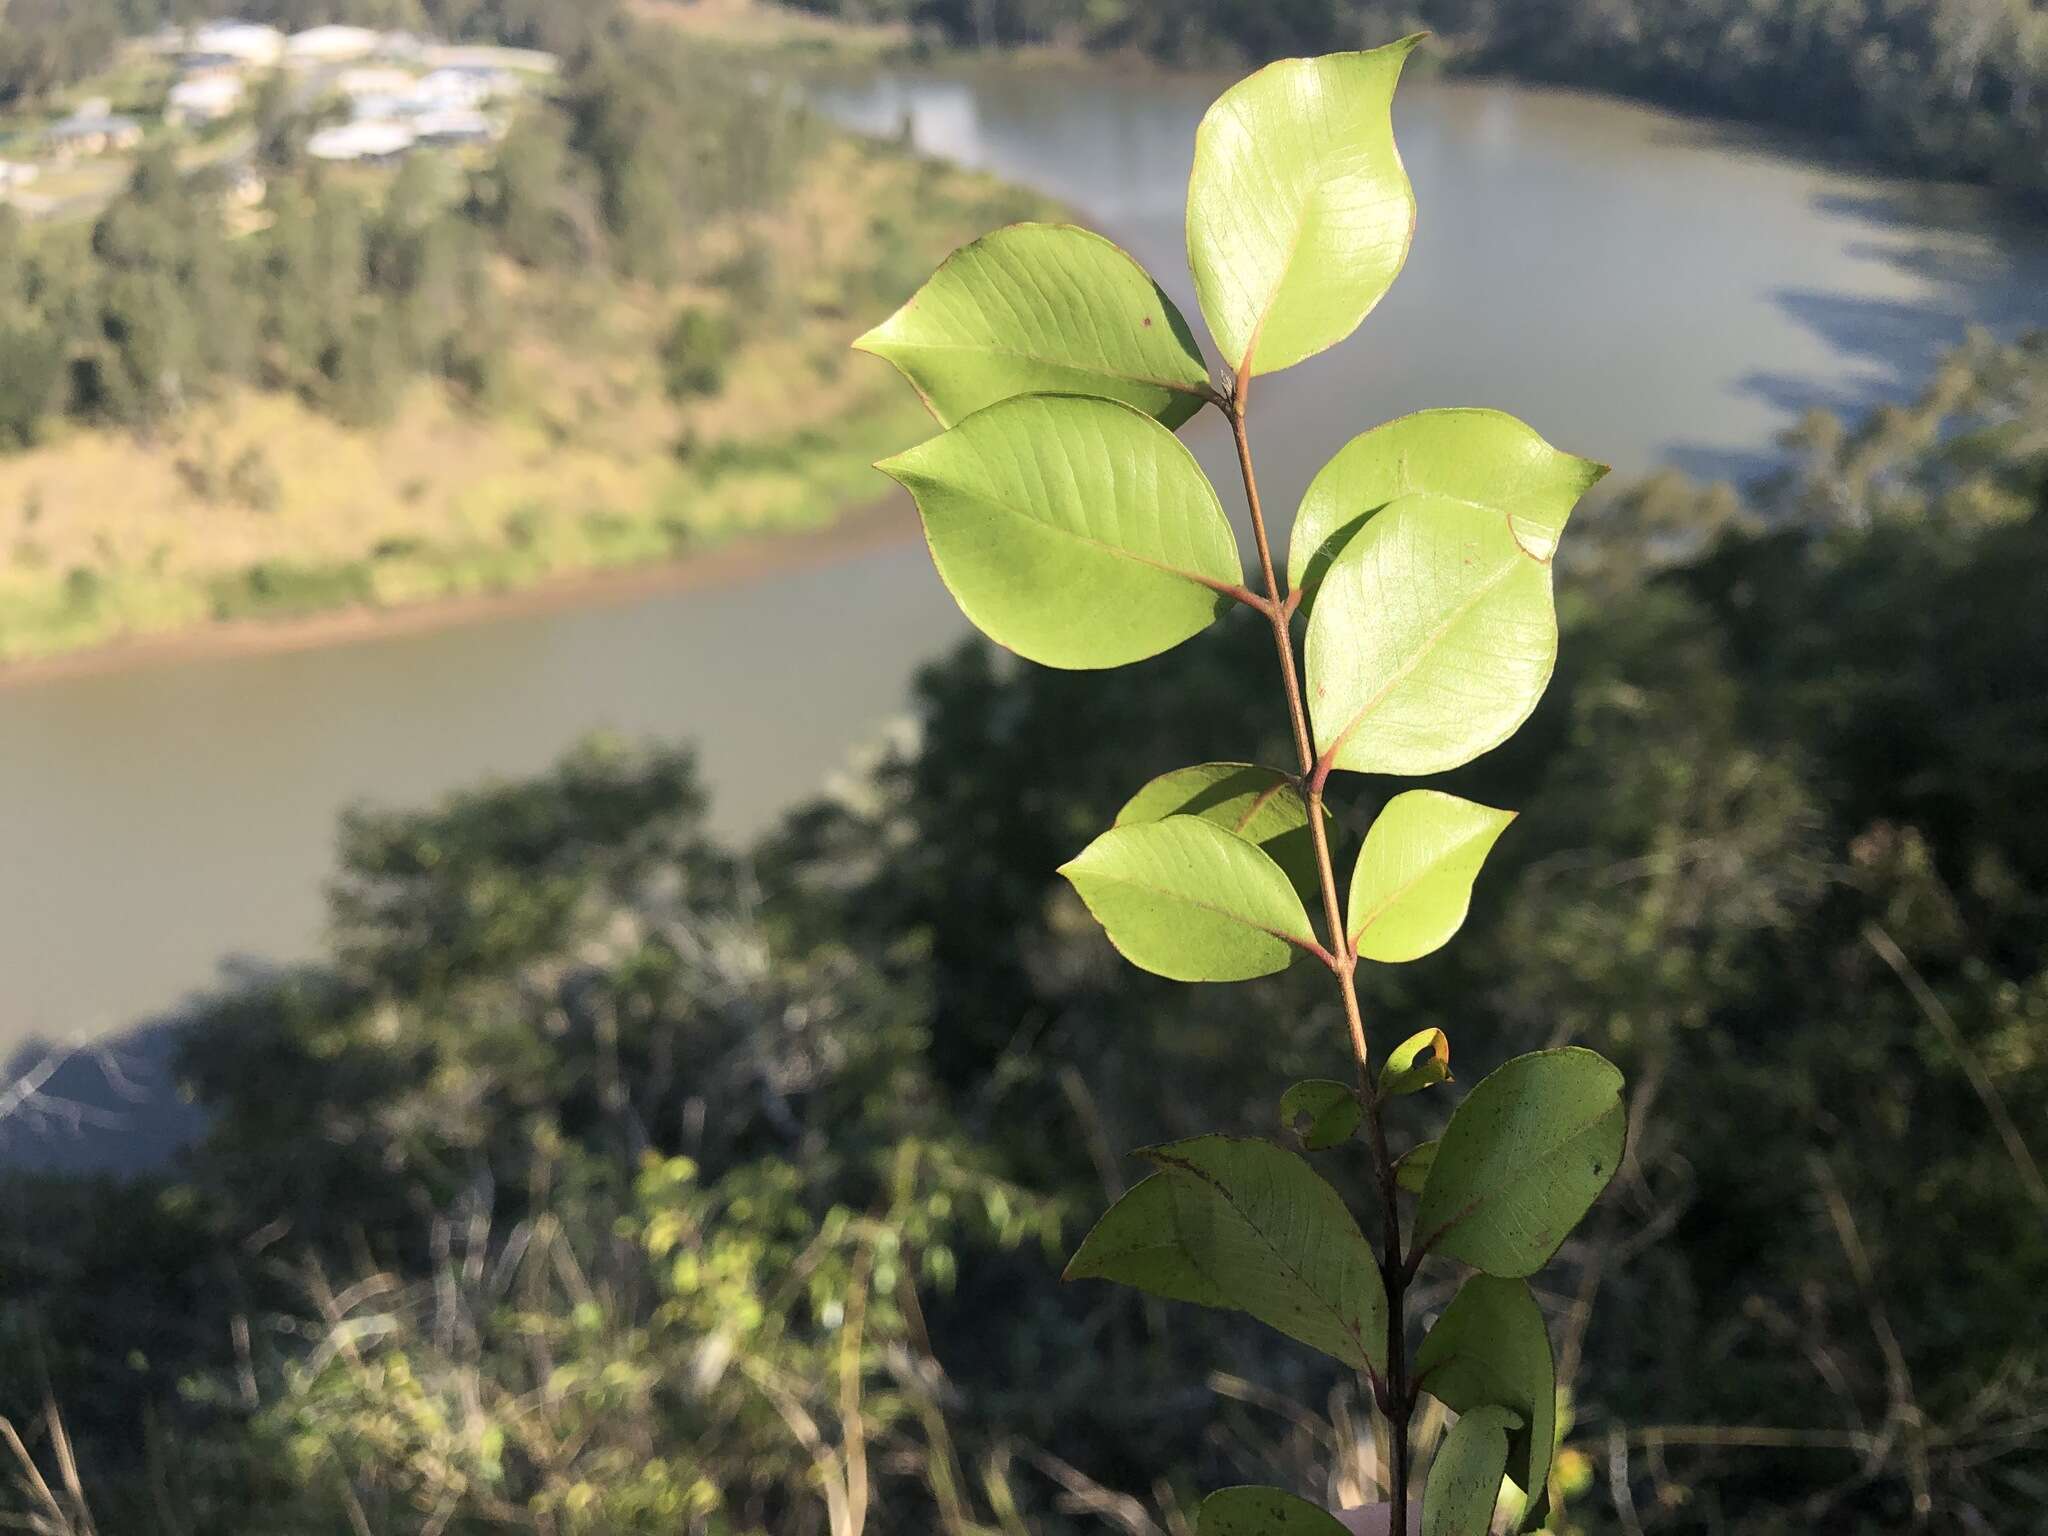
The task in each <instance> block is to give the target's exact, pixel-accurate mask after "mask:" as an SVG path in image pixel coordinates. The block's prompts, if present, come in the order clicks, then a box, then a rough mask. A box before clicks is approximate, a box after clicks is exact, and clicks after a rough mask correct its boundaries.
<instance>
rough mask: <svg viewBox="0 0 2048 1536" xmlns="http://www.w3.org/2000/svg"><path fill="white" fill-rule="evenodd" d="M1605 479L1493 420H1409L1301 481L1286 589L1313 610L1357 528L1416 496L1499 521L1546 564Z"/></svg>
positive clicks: (1462, 413)
mask: <svg viewBox="0 0 2048 1536" xmlns="http://www.w3.org/2000/svg"><path fill="white" fill-rule="evenodd" d="M1606 473H1607V466H1606V465H1604V464H1596V463H1594V462H1593V461H1592V460H1591V459H1582V458H1578V457H1577V456H1575V455H1573V454H1569V453H1562V452H1560V451H1559V450H1557V449H1555V448H1553V447H1551V446H1550V444H1548V443H1546V442H1545V441H1544V440H1543V439H1542V438H1541V437H1539V436H1537V434H1536V433H1535V431H1534V430H1533V429H1531V428H1529V427H1527V426H1524V425H1523V424H1522V423H1521V422H1519V421H1517V420H1515V418H1514V417H1512V416H1510V415H1508V414H1506V413H1505V412H1503V411H1485V410H1438V411H1417V412H1416V413H1415V414H1414V415H1412V416H1403V417H1400V418H1399V419H1398V420H1395V421H1390V422H1387V423H1386V424H1385V425H1384V426H1378V427H1374V428H1373V429H1372V430H1371V431H1370V432H1366V433H1363V434H1361V435H1360V436H1358V437H1354V438H1353V439H1351V441H1350V442H1348V443H1346V444H1345V445H1344V446H1343V447H1342V448H1341V449H1339V450H1338V452H1337V456H1336V457H1335V458H1333V459H1331V460H1330V462H1329V463H1328V464H1325V465H1324V466H1323V468H1322V471H1321V472H1320V473H1319V474H1317V476H1316V477H1315V479H1314V480H1313V481H1312V482H1310V484H1309V488H1308V494H1307V495H1305V496H1303V497H1302V499H1301V506H1300V507H1299V509H1297V510H1296V512H1295V514H1294V531H1293V533H1291V534H1290V535H1289V536H1288V544H1287V584H1288V585H1289V586H1290V587H1293V588H1297V589H1300V590H1301V591H1302V593H1303V597H1302V601H1303V602H1304V603H1307V604H1313V602H1314V601H1315V590H1316V588H1317V587H1318V586H1320V585H1321V583H1322V579H1323V573H1324V572H1325V571H1326V570H1328V569H1329V566H1330V563H1331V562H1332V561H1333V560H1335V559H1336V557H1337V555H1338V554H1339V553H1340V552H1341V551H1342V550H1343V548H1344V546H1345V545H1346V544H1347V543H1349V542H1350V541H1351V539H1352V538H1353V537H1355V536H1356V534H1357V533H1358V531H1359V529H1361V528H1362V527H1364V526H1365V523H1366V520H1367V519H1368V518H1370V517H1372V516H1373V514H1374V513H1376V512H1378V511H1379V510H1380V509H1381V508H1382V507H1384V506H1386V505H1387V504H1388V503H1389V502H1391V501H1396V500H1398V499H1399V498H1401V497H1403V496H1409V495H1413V494H1415V493H1417V492H1423V491H1426V492H1428V493H1430V494H1431V495H1436V496H1449V497H1451V498H1453V499H1454V500H1457V501H1469V502H1472V503H1473V504H1474V505H1476V506H1481V507H1487V508H1490V509H1492V510H1493V511H1496V512H1499V513H1500V514H1502V515H1503V516H1504V517H1506V518H1507V519H1508V521H1509V526H1510V527H1511V529H1512V530H1513V532H1514V534H1515V537H1516V538H1517V539H1518V540H1519V541H1520V542H1521V545H1522V547H1523V548H1524V549H1526V550H1527V551H1528V552H1529V554H1530V555H1531V556H1532V557H1533V558H1535V559H1538V560H1548V559H1550V558H1551V557H1552V555H1553V554H1555V552H1556V550H1557V541H1558V539H1559V538H1560V537H1561V536H1562V535H1563V533H1564V525H1565V522H1566V520H1567V519H1569V518H1570V516H1571V514H1572V509H1573V508H1574V507H1576V506H1577V505H1578V503H1579V499H1580V498H1581V497H1582V496H1584V495H1585V494H1586V492H1587V491H1589V490H1591V489H1592V488H1593V486H1595V485H1596V484H1598V483H1599V481H1600V479H1601V477H1602V476H1604V475H1605V474H1606Z"/></svg>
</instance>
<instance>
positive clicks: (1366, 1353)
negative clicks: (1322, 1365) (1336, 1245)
mask: <svg viewBox="0 0 2048 1536" xmlns="http://www.w3.org/2000/svg"><path fill="white" fill-rule="evenodd" d="M1153 1161H1154V1162H1156V1163H1158V1164H1160V1165H1161V1166H1162V1167H1164V1168H1169V1169H1173V1170H1175V1171H1177V1172H1180V1173H1184V1174H1186V1175H1187V1176H1188V1177H1189V1178H1191V1179H1195V1180H1197V1181H1199V1182H1200V1183H1203V1184H1206V1185H1207V1186H1208V1187H1209V1188H1210V1189H1211V1190H1213V1191H1214V1192H1215V1195H1216V1198H1217V1199H1219V1200H1221V1201H1222V1202H1223V1203H1224V1204H1225V1205H1226V1206H1228V1207H1229V1208H1230V1210H1231V1212H1232V1214H1234V1215H1235V1216H1236V1217H1237V1219H1238V1220H1239V1221H1241V1222H1243V1223H1244V1225H1245V1228H1246V1230H1248V1231H1250V1232H1251V1233H1253V1234H1254V1235H1255V1236H1256V1237H1257V1238H1258V1240H1259V1242H1260V1243H1261V1244H1263V1245H1264V1247H1265V1249H1266V1251H1267V1252H1268V1253H1270V1254H1272V1256H1273V1258H1274V1259H1275V1261H1277V1262H1278V1263H1279V1265H1280V1267H1281V1268H1282V1269H1284V1270H1286V1271H1287V1273H1288V1275H1289V1276H1291V1277H1292V1278H1293V1280H1294V1282H1295V1284H1297V1285H1299V1286H1300V1287H1301V1288H1302V1289H1303V1290H1304V1291H1306V1292H1307V1293H1308V1294H1309V1295H1310V1296H1312V1297H1314V1298H1315V1300H1316V1302H1317V1303H1318V1305H1320V1306H1321V1307H1322V1309H1323V1310H1324V1311H1325V1312H1327V1313H1329V1315H1330V1317H1331V1318H1332V1320H1333V1321H1335V1323H1336V1324H1337V1329H1338V1331H1339V1332H1340V1333H1342V1334H1343V1335H1344V1337H1345V1338H1347V1339H1349V1340H1350V1341H1351V1344H1352V1347H1353V1348H1354V1349H1356V1350H1357V1351H1358V1358H1359V1359H1360V1360H1362V1361H1364V1362H1365V1364H1366V1365H1367V1366H1368V1367H1374V1368H1376V1367H1375V1364H1374V1360H1373V1354H1372V1350H1371V1349H1370V1348H1368V1347H1367V1344H1366V1341H1365V1338H1364V1336H1363V1335H1361V1334H1360V1333H1359V1331H1358V1329H1357V1328H1356V1327H1354V1326H1353V1325H1352V1324H1351V1323H1349V1322H1347V1321H1346V1320H1345V1317H1344V1314H1343V1312H1342V1311H1341V1310H1340V1309H1339V1308H1338V1306H1337V1304H1336V1303H1335V1302H1333V1301H1331V1300H1330V1299H1329V1298H1327V1297H1326V1296H1324V1295H1323V1293H1322V1291H1321V1290H1320V1289H1318V1288H1317V1287H1316V1285H1315V1284H1314V1283H1313V1282H1312V1281H1311V1280H1309V1278H1308V1277H1307V1276H1306V1275H1304V1274H1303V1273H1302V1272H1301V1270H1300V1269H1299V1268H1297V1267H1296V1266H1295V1264H1294V1261H1293V1260H1291V1259H1289V1258H1288V1257H1287V1255H1286V1253H1285V1252H1283V1251H1282V1250H1281V1248H1280V1245H1279V1244H1278V1243H1276V1242H1274V1241H1273V1239H1272V1238H1271V1237H1269V1236H1267V1234H1266V1229H1265V1228H1264V1227H1263V1226H1262V1225H1260V1224H1259V1223H1258V1222H1256V1221H1253V1220H1252V1218H1251V1216H1250V1215H1249V1213H1247V1212H1246V1211H1245V1209H1244V1207H1243V1206H1242V1205H1240V1204H1239V1203H1238V1202H1237V1200H1236V1199H1235V1197H1233V1196H1232V1195H1231V1193H1230V1191H1229V1190H1228V1189H1226V1188H1225V1187H1224V1185H1223V1183H1222V1181H1221V1180H1219V1179H1217V1178H1216V1177H1215V1176H1214V1175H1212V1174H1209V1173H1206V1172H1204V1171H1203V1170H1202V1169H1200V1168H1197V1167H1196V1166H1195V1165H1194V1164H1192V1163H1190V1162H1188V1161H1187V1160H1186V1159H1185V1158H1177V1157H1169V1156H1166V1155H1163V1154H1158V1153H1155V1154H1153ZM1340 1209H1341V1207H1340ZM1344 1217H1345V1220H1347V1221H1348V1220H1349V1219H1350V1213H1349V1212H1348V1211H1346V1212H1344ZM1175 1226H1176V1231H1178V1216H1176V1222H1175ZM1351 1230H1352V1233H1353V1235H1354V1236H1355V1235H1356V1234H1357V1228H1356V1227H1353V1228H1352V1229H1351ZM1359 1244H1360V1246H1361V1247H1362V1246H1363V1245H1364V1239H1363V1238H1360V1239H1359ZM1181 1246H1182V1248H1183V1250H1185V1251H1187V1252H1188V1262H1189V1263H1190V1264H1191V1265H1193V1266H1194V1269H1195V1272H1196V1273H1197V1274H1199V1275H1201V1276H1202V1278H1203V1279H1204V1280H1205V1281H1207V1282H1208V1284H1209V1285H1211V1286H1212V1287H1214V1288H1215V1290H1216V1291H1217V1293H1218V1294H1219V1295H1224V1296H1227V1295H1229V1294H1230V1293H1229V1291H1228V1290H1227V1289H1226V1288H1225V1287H1224V1286H1223V1285H1222V1284H1221V1283H1220V1282H1218V1281H1217V1280H1216V1279H1215V1277H1214V1276H1212V1275H1210V1274H1208V1273H1207V1272H1206V1271H1204V1270H1203V1268H1202V1266H1201V1265H1200V1264H1199V1263H1196V1262H1195V1258H1194V1254H1193V1252H1192V1250H1188V1249H1187V1244H1186V1243H1185V1242H1183V1243H1182V1244H1181ZM1367 1257H1368V1259H1369V1258H1370V1257H1371V1255H1370V1253H1368V1254H1367ZM1369 1267H1370V1266H1368V1268H1369ZM1239 1310H1244V1309H1242V1308H1240V1309H1239Z"/></svg>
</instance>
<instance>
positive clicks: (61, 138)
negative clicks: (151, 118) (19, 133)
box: [43, 98, 142, 160]
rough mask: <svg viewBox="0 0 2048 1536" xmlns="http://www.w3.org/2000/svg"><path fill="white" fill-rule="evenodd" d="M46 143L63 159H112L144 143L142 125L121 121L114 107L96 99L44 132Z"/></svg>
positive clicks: (124, 118)
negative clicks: (84, 157)
mask: <svg viewBox="0 0 2048 1536" xmlns="http://www.w3.org/2000/svg"><path fill="white" fill-rule="evenodd" d="M43 142H44V143H45V144H46V145H48V146H49V150H50V153H51V154H53V155H55V156H57V157H58V158H59V159H67V160H68V159H76V158H77V157H78V156H80V155H110V154H115V153H117V152H119V151H121V150H124V149H133V148H134V147H135V146H136V145H138V144H140V143H141V142H142V124H140V123H138V122H137V121H135V119H134V118H132V117H119V116H116V115H115V113H114V111H113V105H112V103H110V102H108V101H106V100H105V99H103V98H102V99H96V100H93V101H88V102H85V103H83V104H82V105H81V106H80V107H79V109H78V110H77V111H76V112H74V113H72V114H71V116H69V117H67V118H65V119H64V121H62V122H61V123H53V124H51V125H50V127H49V128H47V129H46V130H44V133H43Z"/></svg>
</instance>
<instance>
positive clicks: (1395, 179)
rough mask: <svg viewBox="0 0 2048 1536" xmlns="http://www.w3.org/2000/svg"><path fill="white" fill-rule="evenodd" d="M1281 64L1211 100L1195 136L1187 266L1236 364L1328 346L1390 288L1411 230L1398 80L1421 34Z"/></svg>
mask: <svg viewBox="0 0 2048 1536" xmlns="http://www.w3.org/2000/svg"><path fill="white" fill-rule="evenodd" d="M1421 40H1422V39H1421V37H1420V36H1416V37H1409V38H1403V39H1402V40H1401V41H1400V42H1398V43H1389V44H1388V45H1387V46H1386V47H1384V48H1374V49H1372V50H1370V51H1368V52H1364V53H1333V54H1329V55H1326V56H1325V57H1323V58H1318V59H1282V60H1281V61H1280V62H1279V63H1277V64H1269V65H1267V66H1266V67H1265V68H1264V69H1262V70H1260V71H1259V72H1258V73H1257V74H1255V75H1252V76H1251V77H1250V78H1249V79H1246V80H1242V81H1240V82H1239V83H1238V84H1236V85H1234V86H1232V87H1231V88H1230V89H1229V90H1227V91H1225V92H1224V93H1223V94H1222V96H1220V97H1218V98H1217V100H1216V103H1215V105H1213V106H1211V107H1210V108H1209V111H1208V113H1207V115H1205V116H1204V117H1203V119H1202V125H1201V127H1200V128H1199V129H1198V130H1197V131H1196V133H1195V168H1194V175H1193V177H1192V179H1191V180H1190V182H1189V185H1188V264H1189V266H1191V267H1192V268H1193V269H1194V274H1195V294H1196V296H1197V297H1198V298H1199V299H1200V300H1201V305H1202V314H1203V315H1204V317H1205V318H1207V320H1208V322H1209V331H1210V334H1211V335H1213V336H1214V337H1215V338H1216V344H1217V346H1218V347H1220V348H1221V349H1222V352H1223V356H1224V359H1225V361H1227V362H1228V363H1229V364H1230V366H1231V367H1232V368H1233V369H1238V370H1240V371H1244V372H1248V373H1253V374H1258V373H1272V372H1275V371H1276V370H1278V369H1281V368H1287V367H1291V366H1292V365H1293V364H1295V363H1298V362H1300V361H1301V360H1302V359H1303V358H1305V357H1313V356H1314V355H1315V354H1316V353H1318V352H1321V351H1322V350H1323V349H1324V348H1326V347H1333V346H1335V345H1336V344H1337V343H1338V342H1340V341H1342V340H1343V339H1344V338H1345V337H1346V336H1349V335H1350V334H1351V333H1352V332H1353V331H1355V330H1356V329H1358V324H1359V322H1360V321H1361V320H1363V319H1364V318H1365V317H1366V314H1367V313H1368V312H1369V311H1370V310H1371V309H1372V307H1373V306H1374V305H1375V304H1377V303H1379V301H1380V298H1381V296H1382V295H1383V294H1385V293H1386V291H1387V289H1388V288H1389V287H1390V286H1392V284H1393V281H1394V278H1395V276H1396V275H1397V274H1398V273H1399V272H1400V270H1401V263H1402V262H1403V261H1405V260H1407V257H1408V244H1409V241H1410V240H1411V239H1412V238H1413V237H1414V233H1415V193H1414V191H1413V190H1412V189H1411V188H1410V187H1409V185H1408V173H1407V171H1405V170H1404V169H1402V166H1401V155H1400V152H1399V151H1398V150H1397V149H1395V147H1394V123H1393V100H1394V84H1395V82H1396V81H1397V80H1398V79H1399V78H1400V75H1401V65H1402V63H1403V61H1405V60H1406V59H1407V57H1408V54H1409V52H1410V51H1411V50H1412V49H1413V48H1414V47H1415V45H1416V44H1417V43H1419V42H1420V41H1421Z"/></svg>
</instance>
